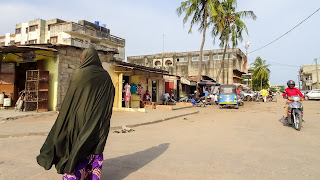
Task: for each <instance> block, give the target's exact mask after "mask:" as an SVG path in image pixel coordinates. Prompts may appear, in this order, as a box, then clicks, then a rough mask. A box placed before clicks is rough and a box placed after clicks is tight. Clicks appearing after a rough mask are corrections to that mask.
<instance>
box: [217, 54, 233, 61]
mask: <svg viewBox="0 0 320 180" xmlns="http://www.w3.org/2000/svg"><path fill="white" fill-rule="evenodd" d="M232 57H233V56H232V54H226V55H225V57H224V59H228V58H229V59H232ZM222 58H223V54H216V55H214V56H213V59H214V60H222Z"/></svg>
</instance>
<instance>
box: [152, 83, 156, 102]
mask: <svg viewBox="0 0 320 180" xmlns="http://www.w3.org/2000/svg"><path fill="white" fill-rule="evenodd" d="M152 102H157V81H152Z"/></svg>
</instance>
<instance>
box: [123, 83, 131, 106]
mask: <svg viewBox="0 0 320 180" xmlns="http://www.w3.org/2000/svg"><path fill="white" fill-rule="evenodd" d="M130 97H131V86H130V85H129V84H128V83H126V85H125V86H124V103H125V107H126V108H130V105H129V104H130V103H129V102H130Z"/></svg>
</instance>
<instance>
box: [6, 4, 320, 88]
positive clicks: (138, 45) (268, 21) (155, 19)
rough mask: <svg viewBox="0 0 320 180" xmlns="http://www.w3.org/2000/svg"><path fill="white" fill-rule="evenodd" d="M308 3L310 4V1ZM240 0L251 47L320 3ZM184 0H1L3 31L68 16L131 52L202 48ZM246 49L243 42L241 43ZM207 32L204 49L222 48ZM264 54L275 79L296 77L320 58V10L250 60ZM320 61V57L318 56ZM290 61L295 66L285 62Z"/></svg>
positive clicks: (269, 38)
mask: <svg viewBox="0 0 320 180" xmlns="http://www.w3.org/2000/svg"><path fill="white" fill-rule="evenodd" d="M307 2H308V3H307ZM307 2H306V1H298V0H281V1H279V0H268V1H262V0H242V1H240V0H238V10H253V11H254V12H255V13H256V15H257V16H258V18H257V20H256V21H253V20H251V19H245V20H244V21H245V23H246V24H247V27H248V29H249V36H245V37H244V40H249V41H250V42H251V45H250V48H249V51H250V50H254V49H257V48H259V47H261V46H263V45H265V44H266V43H268V42H270V41H272V40H273V39H275V38H277V37H278V36H280V35H281V34H283V33H284V32H286V31H288V30H289V29H291V28H292V27H293V26H295V25H296V24H298V23H299V22H300V21H302V20H303V19H304V18H306V17H307V16H309V15H310V14H311V13H312V12H314V11H315V10H317V9H318V8H319V7H320V1H319V0H309V1H307ZM180 3H181V1H179V0H162V1H155V0H135V1H132V0H122V1H111V0H97V1H94V0H92V1H85V0H77V1H75V0H70V1H62V0H55V1H43V0H28V1H24V0H10V1H3V0H0V5H1V9H2V10H1V11H2V13H1V14H2V16H1V17H0V23H1V27H0V34H2V35H4V34H5V33H6V32H10V33H14V28H15V24H16V23H18V22H27V21H29V20H33V19H36V18H42V19H52V18H60V19H63V20H66V21H75V22H77V21H78V20H81V19H86V20H89V21H92V22H93V21H96V20H99V21H101V22H102V23H103V24H106V25H107V27H108V28H110V29H111V33H112V34H113V35H116V36H119V37H122V38H125V39H126V55H127V56H133V55H143V54H153V53H159V52H162V51H163V34H164V35H165V39H164V42H165V43H164V50H165V52H180V51H198V50H199V49H200V44H201V40H202V39H201V38H202V36H201V33H199V32H198V31H197V29H196V28H194V30H193V33H192V34H188V33H187V32H188V24H186V25H185V27H184V25H183V23H182V17H178V16H177V14H176V12H175V10H176V8H177V7H178V6H179V5H180ZM238 47H239V48H240V49H242V50H243V51H244V52H245V50H244V47H243V45H242V43H240V44H239V46H238ZM217 48H219V42H218V41H217V42H216V44H213V38H212V37H211V35H210V33H208V34H207V40H206V43H205V49H217ZM257 56H261V57H262V58H263V59H266V60H267V61H268V63H270V64H271V66H270V69H271V83H272V84H277V85H283V84H285V83H286V81H287V80H289V79H294V80H297V75H298V69H299V67H292V66H300V65H304V64H312V62H313V60H314V59H315V58H317V57H320V12H318V13H317V14H315V15H314V16H313V17H312V18H310V19H309V20H307V21H306V22H305V23H304V24H302V25H301V26H299V27H298V28H297V29H295V30H294V31H292V32H291V33H289V34H288V35H287V36H285V37H283V38H282V39H281V40H279V41H278V42H276V43H274V44H272V45H271V46H269V47H266V48H264V49H262V50H260V51H257V52H255V53H252V54H249V62H252V61H253V60H254V59H255V58H256V57H257ZM319 61H320V60H319ZM285 65H290V66H285Z"/></svg>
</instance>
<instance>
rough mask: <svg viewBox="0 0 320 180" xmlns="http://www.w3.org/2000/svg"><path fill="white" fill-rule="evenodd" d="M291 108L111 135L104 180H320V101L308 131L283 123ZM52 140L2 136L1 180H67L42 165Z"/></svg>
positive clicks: (205, 111)
mask: <svg viewBox="0 0 320 180" xmlns="http://www.w3.org/2000/svg"><path fill="white" fill-rule="evenodd" d="M283 104H284V102H283V101H279V102H277V103H275V102H274V103H254V102H252V103H247V104H245V106H244V107H240V109H239V110H233V109H218V108H217V107H216V106H214V107H212V106H211V107H207V108H201V109H200V110H201V112H200V113H199V114H196V115H191V116H188V117H186V119H184V118H178V119H174V120H170V121H166V122H162V123H158V124H153V125H147V126H141V127H137V128H135V130H136V131H135V132H134V133H130V134H115V133H111V134H110V136H109V139H108V142H107V146H106V149H105V152H104V157H105V161H104V164H103V171H102V179H105V180H118V179H130V180H131V179H139V180H140V179H156V180H157V179H161V180H163V179H166V180H167V179H319V178H320V171H319V169H320V139H319V137H320V131H319V129H320V122H319V121H320V101H307V102H304V106H305V120H306V123H304V124H303V127H302V130H301V131H300V132H298V131H295V130H294V129H292V128H291V127H287V126H284V125H283V124H282V123H281V122H279V119H280V117H281V116H282V113H283ZM17 128H21V127H19V126H18V125H17ZM44 139H45V137H44V136H28V137H13V138H0V147H1V148H0V179H6V180H8V179H30V180H31V179H48V180H50V179H52V180H53V179H60V178H61V176H60V175H57V174H56V173H55V170H54V168H53V169H52V170H50V171H44V170H42V169H41V168H40V167H39V166H38V165H37V164H36V161H35V157H36V155H37V154H38V151H39V149H40V147H41V145H42V143H43V141H44Z"/></svg>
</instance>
